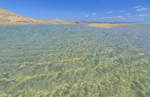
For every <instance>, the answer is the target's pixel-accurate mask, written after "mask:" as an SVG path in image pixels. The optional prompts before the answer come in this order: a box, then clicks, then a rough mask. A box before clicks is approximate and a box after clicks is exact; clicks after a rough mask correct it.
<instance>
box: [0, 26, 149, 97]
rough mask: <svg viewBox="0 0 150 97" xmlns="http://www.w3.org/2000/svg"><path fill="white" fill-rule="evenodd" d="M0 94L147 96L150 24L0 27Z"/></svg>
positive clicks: (20, 96)
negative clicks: (106, 26) (96, 26)
mask: <svg viewBox="0 0 150 97" xmlns="http://www.w3.org/2000/svg"><path fill="white" fill-rule="evenodd" d="M0 97H150V25H148V24H145V25H144V24H142V25H130V26H123V27H116V28H112V29H104V28H94V27H93V28H92V27H87V26H80V25H19V26H17V25H16V26H15V25H9V26H0Z"/></svg>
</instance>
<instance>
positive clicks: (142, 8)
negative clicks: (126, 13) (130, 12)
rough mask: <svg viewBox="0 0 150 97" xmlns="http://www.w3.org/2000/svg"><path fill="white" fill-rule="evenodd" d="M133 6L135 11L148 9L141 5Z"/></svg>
mask: <svg viewBox="0 0 150 97" xmlns="http://www.w3.org/2000/svg"><path fill="white" fill-rule="evenodd" d="M134 8H135V10H136V11H137V12H142V11H147V10H148V8H146V7H143V6H141V5H138V6H135V7H134Z"/></svg>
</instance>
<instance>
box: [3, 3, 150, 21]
mask: <svg viewBox="0 0 150 97" xmlns="http://www.w3.org/2000/svg"><path fill="white" fill-rule="evenodd" d="M0 7H1V8H5V9H7V10H10V11H13V12H15V13H18V14H21V15H24V16H28V17H32V18H41V19H50V18H58V19H64V20H88V21H108V22H110V21H123V22H150V0H1V1H0Z"/></svg>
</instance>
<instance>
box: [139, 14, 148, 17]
mask: <svg viewBox="0 0 150 97" xmlns="http://www.w3.org/2000/svg"><path fill="white" fill-rule="evenodd" d="M138 16H139V17H146V16H150V14H139V15H138Z"/></svg>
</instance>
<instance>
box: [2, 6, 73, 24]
mask: <svg viewBox="0 0 150 97" xmlns="http://www.w3.org/2000/svg"><path fill="white" fill-rule="evenodd" d="M0 24H75V23H74V22H73V21H62V20H59V19H50V20H43V19H33V18H29V17H25V16H21V15H18V14H16V13H13V12H10V11H8V10H5V9H3V8H0Z"/></svg>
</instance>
